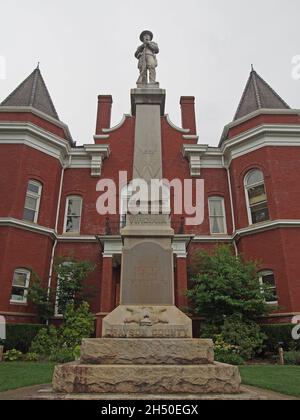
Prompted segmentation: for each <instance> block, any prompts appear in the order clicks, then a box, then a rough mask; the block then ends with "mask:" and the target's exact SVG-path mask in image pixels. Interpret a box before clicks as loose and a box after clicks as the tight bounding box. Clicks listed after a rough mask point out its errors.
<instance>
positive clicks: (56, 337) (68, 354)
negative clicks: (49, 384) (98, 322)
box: [31, 302, 95, 363]
mask: <svg viewBox="0 0 300 420" xmlns="http://www.w3.org/2000/svg"><path fill="white" fill-rule="evenodd" d="M94 320H95V317H94V315H92V314H91V313H90V311H89V305H88V304H87V303H86V302H84V303H82V304H81V305H80V306H79V307H78V308H76V307H75V305H74V304H68V305H67V307H66V312H65V317H64V320H63V324H62V325H61V326H60V327H59V328H55V327H54V326H51V327H50V328H49V329H46V328H44V329H43V330H41V331H40V332H39V334H38V335H37V336H36V338H35V340H34V341H33V343H32V346H31V352H34V353H37V354H39V355H40V356H42V357H48V358H49V359H50V360H51V361H55V362H59V363H66V362H70V361H72V360H74V359H75V358H76V357H77V356H78V346H80V345H81V342H82V339H83V338H89V337H91V335H92V334H93V332H94Z"/></svg>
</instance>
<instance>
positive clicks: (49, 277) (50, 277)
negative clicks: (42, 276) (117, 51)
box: [48, 155, 72, 297]
mask: <svg viewBox="0 0 300 420" xmlns="http://www.w3.org/2000/svg"><path fill="white" fill-rule="evenodd" d="M71 161H72V156H71V155H70V156H69V162H68V163H67V164H64V165H63V167H62V171H61V176H60V185H59V194H58V203H57V210H56V219H55V228H54V231H55V240H54V244H53V247H52V253H51V261H50V268H49V276H48V297H49V296H50V291H51V281H52V274H53V265H54V256H55V250H56V247H57V242H58V241H57V235H58V220H59V212H60V204H61V196H62V188H63V182H64V175H65V170H66V169H67V168H69V167H70V166H71Z"/></svg>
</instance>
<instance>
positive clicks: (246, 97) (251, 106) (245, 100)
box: [234, 67, 290, 121]
mask: <svg viewBox="0 0 300 420" xmlns="http://www.w3.org/2000/svg"><path fill="white" fill-rule="evenodd" d="M263 108H264V109H290V107H289V106H288V104H287V103H286V102H285V101H284V100H283V99H282V98H281V97H280V96H279V95H278V94H277V93H276V92H275V91H274V90H273V89H272V88H271V86H270V85H268V83H267V82H265V81H264V80H263V79H262V78H261V77H260V76H259V75H258V74H257V73H256V71H255V70H254V69H253V67H252V71H251V73H250V77H249V79H248V82H247V85H246V88H245V90H244V93H243V96H242V99H241V101H240V104H239V106H238V109H237V112H236V114H235V117H234V121H235V120H237V119H239V118H242V117H244V116H245V115H248V114H250V113H251V112H254V111H257V110H259V109H263Z"/></svg>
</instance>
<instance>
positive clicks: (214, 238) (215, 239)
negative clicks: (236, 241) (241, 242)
mask: <svg viewBox="0 0 300 420" xmlns="http://www.w3.org/2000/svg"><path fill="white" fill-rule="evenodd" d="M192 241H193V242H230V241H232V236H230V235H219V236H218V235H212V236H209V235H196V236H195V237H194V238H193V240H192Z"/></svg>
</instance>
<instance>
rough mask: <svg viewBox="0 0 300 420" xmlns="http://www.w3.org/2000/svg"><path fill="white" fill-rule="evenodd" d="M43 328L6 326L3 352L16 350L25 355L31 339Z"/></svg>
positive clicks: (24, 325)
mask: <svg viewBox="0 0 300 420" xmlns="http://www.w3.org/2000/svg"><path fill="white" fill-rule="evenodd" d="M42 328H45V326H44V325H38V324H7V325H6V340H5V342H4V344H5V350H6V351H7V350H12V349H17V350H19V351H21V352H22V353H27V352H28V351H29V349H30V346H31V343H32V341H33V339H34V338H35V337H36V335H37V334H38V332H39V331H40V330H41V329H42Z"/></svg>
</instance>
